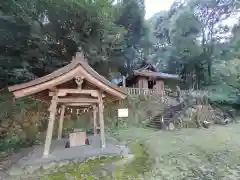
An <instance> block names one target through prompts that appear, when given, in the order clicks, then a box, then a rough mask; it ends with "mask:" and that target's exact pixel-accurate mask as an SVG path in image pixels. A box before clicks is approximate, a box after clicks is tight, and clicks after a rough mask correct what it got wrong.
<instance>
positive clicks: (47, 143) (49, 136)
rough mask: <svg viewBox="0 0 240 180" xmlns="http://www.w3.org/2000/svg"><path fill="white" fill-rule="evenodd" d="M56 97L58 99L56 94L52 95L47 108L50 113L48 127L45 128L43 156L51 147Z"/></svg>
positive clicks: (46, 154) (47, 153)
mask: <svg viewBox="0 0 240 180" xmlns="http://www.w3.org/2000/svg"><path fill="white" fill-rule="evenodd" d="M57 99H58V97H57V96H53V97H52V101H51V105H50V108H49V112H50V115H49V121H48V128H47V134H46V140H45V146H44V152H43V156H48V155H49V151H50V147H51V142H52V133H53V126H54V121H55V115H56V110H57Z"/></svg>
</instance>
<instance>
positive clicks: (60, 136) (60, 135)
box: [58, 105, 66, 140]
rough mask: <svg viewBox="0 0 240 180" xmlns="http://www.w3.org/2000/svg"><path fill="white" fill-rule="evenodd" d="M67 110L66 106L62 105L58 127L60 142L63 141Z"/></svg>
mask: <svg viewBox="0 0 240 180" xmlns="http://www.w3.org/2000/svg"><path fill="white" fill-rule="evenodd" d="M65 109H66V106H65V105H62V107H61V114H60V119H59V126H58V140H60V139H62V130H63V120H64V114H65Z"/></svg>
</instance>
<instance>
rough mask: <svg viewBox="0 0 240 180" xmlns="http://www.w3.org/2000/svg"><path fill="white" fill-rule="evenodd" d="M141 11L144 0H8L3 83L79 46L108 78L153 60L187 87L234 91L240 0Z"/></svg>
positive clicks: (57, 63)
mask: <svg viewBox="0 0 240 180" xmlns="http://www.w3.org/2000/svg"><path fill="white" fill-rule="evenodd" d="M145 11H146V10H145V4H144V0H118V1H114V0H94V1H93V0H61V1H59V0H24V1H23V0H18V1H11V0H5V1H4V2H3V3H1V5H0V22H1V31H0V35H1V36H0V46H1V50H0V70H1V71H0V75H1V76H0V78H1V82H0V86H1V88H4V87H5V86H7V85H10V84H15V83H21V82H24V81H28V80H30V79H33V78H36V77H41V76H43V75H46V74H48V73H50V72H52V71H54V70H56V69H58V68H59V67H62V66H64V65H66V64H67V63H69V61H71V59H72V56H74V55H75V53H76V52H77V51H82V52H84V54H85V56H87V58H88V60H89V63H90V64H91V65H92V66H93V68H94V69H96V70H97V71H98V72H99V73H100V74H102V75H104V76H105V77H106V78H109V79H110V78H113V77H118V76H120V75H127V74H129V73H131V71H132V69H135V68H137V67H139V66H140V65H141V64H142V63H143V62H151V63H152V64H153V65H154V66H156V67H157V69H158V70H161V71H163V72H168V73H174V74H180V75H181V76H182V78H183V79H185V80H186V81H185V82H186V86H187V87H188V88H189V87H193V88H203V89H209V90H211V91H213V90H214V89H221V88H219V86H220V87H223V89H225V90H224V93H225V94H224V97H225V100H228V98H227V97H228V96H231V97H234V98H235V99H236V98H238V92H239V90H240V86H239V77H238V76H239V75H238V73H239V69H238V68H236V67H235V66H234V64H238V61H239V57H240V53H239V47H240V31H239V27H240V21H239V17H240V15H239V1H238V0H175V1H174V3H173V5H172V6H171V8H170V9H169V10H168V11H162V12H159V13H157V14H155V15H154V16H153V17H152V18H151V19H150V20H145ZM229 64H232V66H228V65H229ZM223 81H225V82H226V83H223ZM226 91H227V92H226ZM220 94H221V93H220ZM229 94H230V95H229ZM221 95H222V94H221ZM232 95H234V96H232ZM219 97H220V96H219ZM221 97H222V96H221ZM234 98H231V99H234Z"/></svg>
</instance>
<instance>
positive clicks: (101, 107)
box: [98, 93, 106, 148]
mask: <svg viewBox="0 0 240 180" xmlns="http://www.w3.org/2000/svg"><path fill="white" fill-rule="evenodd" d="M98 98H99V107H98V112H99V124H100V136H101V146H102V148H105V147H106V139H105V131H104V119H103V99H102V93H100V94H99V96H98Z"/></svg>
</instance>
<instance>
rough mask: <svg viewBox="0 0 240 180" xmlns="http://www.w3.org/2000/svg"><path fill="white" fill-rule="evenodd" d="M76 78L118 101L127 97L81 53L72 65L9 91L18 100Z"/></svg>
mask: <svg viewBox="0 0 240 180" xmlns="http://www.w3.org/2000/svg"><path fill="white" fill-rule="evenodd" d="M76 76H81V77H83V78H84V80H86V81H88V82H90V83H91V84H93V85H94V86H95V87H96V88H97V89H100V90H102V91H104V92H105V93H107V94H109V95H111V96H113V97H115V98H117V99H124V98H125V97H126V96H127V95H126V93H125V92H123V91H122V90H121V89H120V88H119V87H117V86H116V85H114V84H112V83H111V82H109V81H108V80H107V79H105V78H104V77H103V76H101V75H100V74H98V73H97V72H96V71H95V70H94V69H93V68H91V67H90V66H89V64H88V63H87V61H86V60H85V58H84V56H83V55H82V54H80V53H77V55H76V57H74V58H73V60H72V62H71V63H70V64H68V65H66V66H64V67H62V68H60V69H58V70H56V71H54V72H52V73H51V74H48V75H46V76H43V77H41V78H38V79H35V80H32V81H30V82H27V83H23V84H17V85H14V86H11V87H9V88H8V89H9V91H10V92H12V93H13V94H14V96H15V97H16V98H21V97H25V96H33V95H34V94H39V93H41V92H44V91H48V90H49V89H51V88H54V87H56V86H58V85H61V84H63V83H66V82H68V81H71V80H73V79H74V78H75V77H76ZM40 99H41V98H40Z"/></svg>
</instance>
